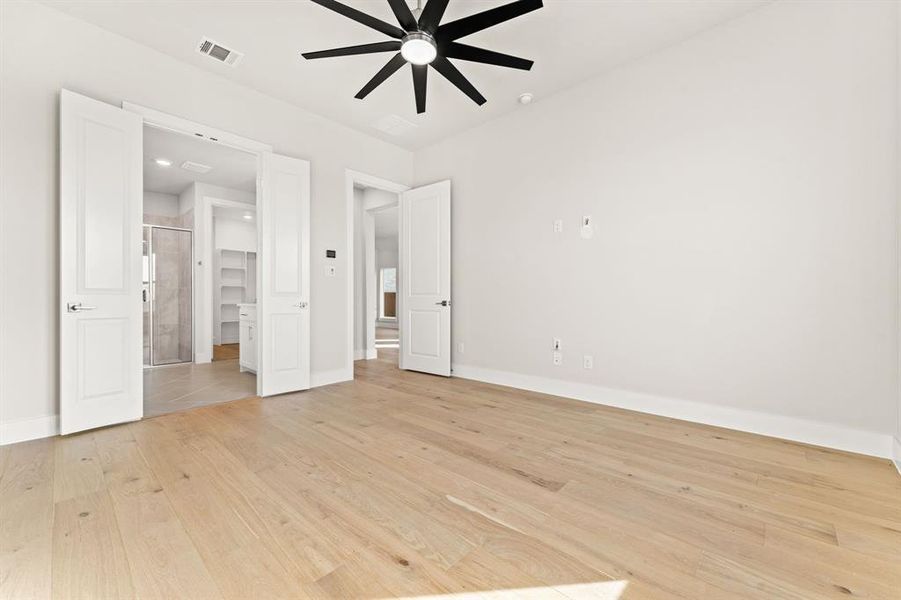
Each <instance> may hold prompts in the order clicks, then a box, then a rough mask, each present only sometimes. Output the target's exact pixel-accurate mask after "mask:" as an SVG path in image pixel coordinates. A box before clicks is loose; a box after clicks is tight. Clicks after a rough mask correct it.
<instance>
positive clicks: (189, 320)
mask: <svg viewBox="0 0 901 600" xmlns="http://www.w3.org/2000/svg"><path fill="white" fill-rule="evenodd" d="M256 180H257V160H256V156H255V155H254V154H252V153H249V152H245V151H242V150H238V149H235V148H230V147H226V146H221V145H217V144H214V143H211V142H210V141H208V140H204V139H198V138H197V137H196V136H188V135H185V134H183V133H179V132H174V131H169V130H166V129H162V128H159V127H153V126H150V125H145V127H144V135H143V182H144V196H143V207H142V213H143V222H144V225H143V239H142V248H143V252H142V255H143V256H142V273H143V282H142V285H143V290H142V301H143V354H144V377H143V380H144V385H143V387H144V414H145V416H156V415H160V414H165V413H170V412H177V411H181V410H186V409H190V408H196V407H199V406H206V405H208V404H214V403H219V402H229V401H232V400H238V399H240V398H245V397H248V396H253V395H255V394H256V390H257V382H256V362H257V361H256V349H255V347H252V346H251V345H248V342H247V339H242V337H244V338H247V336H241V332H242V331H243V330H244V329H247V331H252V329H251V328H252V327H253V323H252V322H250V321H248V322H247V324H246V325H247V326H246V327H242V326H241V325H242V321H243V320H244V317H242V316H241V315H242V314H248V315H249V314H250V313H251V311H255V309H256V292H257V290H256V281H257V278H256V262H257V261H256V256H257V251H258V249H257V227H256V205H257V189H256ZM201 207H208V208H209V210H208V211H204V210H200V208H201ZM198 213H200V214H203V215H204V216H205V218H203V219H197V218H195V216H196V215H197V214H198ZM198 229H199V230H201V231H202V232H203V235H202V236H201V237H200V240H195V231H196V230H198ZM198 245H199V246H201V248H200V254H201V255H202V256H207V255H210V256H211V257H212V260H211V262H210V263H209V266H210V269H203V270H201V269H202V267H203V266H204V262H203V260H195V254H196V252H195V246H198ZM207 246H209V247H208V248H207ZM195 265H196V266H197V269H195ZM198 273H199V276H200V278H201V280H202V281H201V282H200V283H201V285H200V286H198V285H197V283H198V282H197V281H196V277H197V274H198ZM210 275H211V282H209V283H210V284H211V285H203V284H206V283H207V282H206V281H205V280H206V279H207V278H209V276H210ZM198 287H199V288H200V289H201V290H203V291H204V293H201V294H195V290H196V289H198ZM207 288H209V292H210V293H209V294H208V293H206V291H207ZM208 296H209V297H208ZM201 325H203V326H205V327H201ZM207 328H208V329H209V330H211V331H212V332H213V339H212V340H211V344H210V347H208V348H203V349H201V348H199V347H198V336H197V335H195V332H196V331H197V330H198V329H207ZM242 342H244V343H243V344H242ZM206 355H212V356H213V357H214V360H215V362H212V361H205V360H203V357H204V356H206Z"/></svg>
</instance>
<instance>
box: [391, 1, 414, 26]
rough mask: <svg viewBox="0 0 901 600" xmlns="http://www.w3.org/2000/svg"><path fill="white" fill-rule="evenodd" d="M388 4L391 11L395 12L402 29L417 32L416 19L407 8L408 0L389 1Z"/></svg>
mask: <svg viewBox="0 0 901 600" xmlns="http://www.w3.org/2000/svg"><path fill="white" fill-rule="evenodd" d="M388 4H390V5H391V10H393V11H394V16H395V17H397V22H398V23H400V26H401V27H403V28H404V29H406V30H407V31H416V17H414V16H413V11H411V10H410V7H409V6H407V0H388Z"/></svg>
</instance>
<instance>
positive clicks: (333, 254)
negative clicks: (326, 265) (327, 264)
mask: <svg viewBox="0 0 901 600" xmlns="http://www.w3.org/2000/svg"><path fill="white" fill-rule="evenodd" d="M337 256H338V253H337V252H336V251H335V250H326V251H325V257H326V258H336V257H337Z"/></svg>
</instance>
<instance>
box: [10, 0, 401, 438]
mask: <svg viewBox="0 0 901 600" xmlns="http://www.w3.org/2000/svg"><path fill="white" fill-rule="evenodd" d="M64 87H65V88H67V89H71V90H73V91H75V92H78V93H81V94H85V95H88V96H91V97H94V98H97V99H99V100H102V101H105V102H109V103H111V104H114V105H119V104H120V103H121V102H122V101H123V100H129V101H131V102H136V103H138V104H143V105H146V106H150V107H153V108H156V109H158V110H162V111H164V112H169V113H172V114H175V115H178V116H181V117H184V118H187V119H191V120H195V121H199V122H201V123H205V124H208V125H210V126H213V127H218V128H221V129H225V130H228V131H231V132H233V133H236V134H238V135H243V136H245V137H249V138H252V139H257V140H259V141H261V142H264V143H268V144H271V145H272V146H273V147H274V149H275V151H276V152H279V153H282V154H287V155H291V156H296V157H300V158H304V159H306V160H309V161H310V162H311V167H312V186H313V187H312V207H311V231H312V239H311V242H312V247H311V252H312V254H313V256H312V267H313V268H312V273H313V276H312V282H311V288H312V298H311V311H312V344H311V354H312V357H311V363H312V371H313V373H312V378H313V382H314V384H315V383H319V382H322V381H328V380H331V379H335V378H339V377H342V376H346V375H347V374H348V369H349V367H350V365H348V364H347V351H346V346H345V340H346V339H347V336H346V335H345V334H342V333H341V332H342V331H346V327H347V326H348V324H347V320H346V312H345V306H346V303H345V298H346V294H347V285H346V282H347V278H346V277H344V276H341V273H342V270H343V269H345V268H349V267H350V265H351V263H350V260H349V259H350V257H348V256H347V253H346V252H345V251H344V250H345V249H346V248H347V244H346V239H345V237H346V233H345V231H346V226H345V223H346V215H345V214H344V212H345V202H344V170H345V169H347V168H350V169H354V170H357V171H361V172H365V173H371V174H374V175H378V176H381V177H384V178H386V179H390V180H393V181H400V182H404V183H409V182H410V180H411V175H412V172H411V169H412V158H411V154H410V153H409V152H407V151H405V150H402V149H400V148H398V147H396V146H392V145H390V144H387V143H384V142H382V141H379V140H376V139H375V138H371V137H368V136H366V135H363V134H360V133H358V132H355V131H353V130H351V129H349V128H346V127H343V126H341V125H338V124H335V123H333V122H331V121H328V120H326V119H324V118H322V117H319V116H316V115H313V114H311V113H309V112H307V111H304V110H302V109H300V108H297V107H295V106H292V105H290V104H287V103H285V102H282V101H279V100H275V99H272V98H269V97H267V96H264V95H262V94H260V93H258V92H256V91H254V90H252V89H249V88H246V87H243V86H240V85H237V84H234V83H231V82H229V81H228V80H227V79H225V78H223V77H219V76H216V75H213V74H210V73H207V72H205V71H202V70H199V69H197V68H195V67H192V66H190V65H187V64H184V63H180V62H178V61H176V60H175V59H173V58H171V57H169V56H166V55H164V54H162V53H159V52H156V51H154V50H151V49H149V48H147V47H145V46H141V45H139V44H136V43H134V42H132V41H129V40H127V39H125V38H122V37H120V36H117V35H115V34H112V33H109V32H106V31H104V30H102V29H100V28H97V27H95V26H93V25H90V24H87V23H85V22H82V21H79V20H77V19H74V18H72V17H70V16H67V15H64V14H62V13H60V12H58V11H56V10H53V9H51V8H48V7H45V6H43V5H39V4H35V3H32V2H2V3H0V127H2V131H3V134H2V136H0V155H2V164H0V197H2V200H0V202H2V209H0V210H2V214H3V219H2V224H0V227H2V230H0V237H2V241H0V243H2V247H0V272H2V277H0V279H2V280H3V281H18V282H21V283H22V285H16V286H7V285H3V288H2V291H0V293H2V297H0V311H2V314H0V357H2V360H0V369H2V371H0V421H2V423H3V426H4V428H5V429H4V430H9V427H13V426H15V427H16V428H18V429H19V430H21V428H22V427H26V428H27V427H30V425H29V423H32V421H31V420H34V421H33V422H34V423H35V426H38V425H41V424H46V423H50V422H51V421H52V418H53V416H54V415H56V413H57V407H58V387H59V382H58V377H57V374H58V371H59V365H58V362H57V355H58V337H57V331H58V327H59V320H58V316H57V315H58V312H59V311H58V303H59V301H60V299H59V297H58V296H59V292H58V284H57V282H58V277H59V275H58V270H59V261H58V256H59V247H58V242H57V231H58V222H59V204H58V202H59V200H58V192H57V190H58V178H57V173H58V160H57V156H58V143H57V140H58V134H59V120H58V113H59V90H60V88H64ZM326 248H336V249H337V250H338V257H339V258H338V261H337V264H338V268H339V276H338V277H329V278H326V277H325V275H324V272H323V268H322V266H323V265H324V261H325V249H326ZM23 255H24V256H28V257H29V260H27V261H23V260H20V259H19V258H18V257H21V256H23ZM13 423H15V425H13ZM7 425H9V427H7ZM20 426H21V427H20ZM0 433H2V432H0Z"/></svg>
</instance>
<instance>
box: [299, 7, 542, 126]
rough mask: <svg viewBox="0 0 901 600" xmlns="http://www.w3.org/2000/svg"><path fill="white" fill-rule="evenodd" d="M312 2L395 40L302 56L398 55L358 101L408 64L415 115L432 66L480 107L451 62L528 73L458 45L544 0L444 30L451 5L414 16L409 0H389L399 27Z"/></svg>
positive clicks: (517, 64) (518, 62) (508, 60)
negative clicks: (410, 71)
mask: <svg viewBox="0 0 901 600" xmlns="http://www.w3.org/2000/svg"><path fill="white" fill-rule="evenodd" d="M312 1H313V2H315V3H316V4H319V5H320V6H324V7H325V8H328V9H330V10H333V11H335V12H336V13H338V14H340V15H343V16H345V17H347V18H349V19H353V20H354V21H356V22H358V23H361V24H362V25H366V26H367V27H370V28H372V29H375V30H376V31H379V32H381V33H384V34H385V35H387V36H389V37H392V38H394V39H393V40H391V41H387V42H376V43H372V44H361V45H359V46H348V47H345V48H335V49H334V50H321V51H318V52H304V53H303V54H302V56H303V57H304V58H306V59H307V60H313V59H317V58H331V57H335V56H355V55H359V54H372V53H376V52H395V53H396V54H395V55H394V57H393V58H392V59H391V60H389V61H388V63H387V64H386V65H385V66H384V67H382V68H381V70H379V72H378V73H376V74H375V76H374V77H373V78H372V79H370V80H369V82H368V83H367V84H366V85H364V86H363V88H362V89H361V90H360V91H359V92H357V94H356V95H355V98H358V99H360V100H362V99H363V98H365V97H366V96H368V95H369V93H370V92H372V90H374V89H375V88H377V87H378V86H379V85H381V84H382V83H383V82H384V81H385V80H386V79H388V78H389V77H390V76H391V75H393V74H394V73H396V72H397V71H399V70H400V68H401V67H403V66H404V65H405V64H407V63H409V64H410V67H411V70H412V72H413V94H414V96H415V98H416V112H417V113H420V114H421V113H424V112H425V105H426V79H427V77H428V68H429V66H431V67H432V68H433V69H435V70H436V71H438V72H439V73H440V74H441V75H442V76H443V77H444V78H445V79H447V80H448V81H450V82H451V83H453V84H454V85H455V86H456V87H457V88H458V89H459V90H460V91H462V92H463V93H464V94H466V95H467V96H469V98H470V99H472V101H473V102H475V103H476V104H478V105H480V106H481V105H482V104H485V102H486V100H485V97H484V96H482V94H480V93H479V91H478V90H477V89H476V88H475V86H473V85H472V84H471V83H470V82H469V80H468V79H466V77H464V76H463V74H462V73H460V71H459V70H457V68H456V67H455V66H454V65H453V63H451V62H450V61H449V60H448V59H449V58H456V59H459V60H466V61H471V62H478V63H483V64H488V65H495V66H499V67H508V68H511V69H522V70H525V71H528V70H530V69H531V68H532V64H533V63H532V61H531V60H526V59H524V58H519V57H517V56H510V55H508V54H502V53H500V52H493V51H491V50H485V49H483V48H477V47H475V46H468V45H466V44H461V43H459V42H457V40H458V39H460V38H462V37H465V36H467V35H471V34H473V33H476V32H478V31H482V30H483V29H488V28H489V27H493V26H494V25H498V24H500V23H503V22H504V21H509V20H510V19H515V18H516V17H519V16H522V15H524V14H526V13H529V12H532V11H533V10H537V9H539V8H541V7H542V0H515V1H514V2H511V3H509V4H504V5H502V6H498V7H496V8H492V9H489V10H486V11H483V12H480V13H476V14H474V15H470V16H468V17H463V18H462V19H457V20H456V21H451V22H450V23H445V24H443V25H442V24H441V18H442V17H443V16H444V11H445V10H446V9H447V4H448V2H449V0H428V2H427V3H426V5H425V8H422V9H419V8H417V9H416V11H412V10H410V7H409V6H407V2H406V0H387V1H388V4H389V5H390V6H391V10H392V12H394V16H395V17H396V18H397V22H398V23H399V24H400V27H398V26H396V25H392V24H391V23H386V22H385V21H382V20H381V19H376V18H375V17H372V16H370V15H367V14H366V13H364V12H361V11H359V10H357V9H355V8H351V7H350V6H347V5H345V4H342V3H340V2H337V1H336V0H312Z"/></svg>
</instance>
